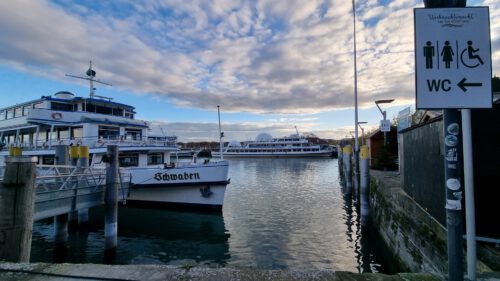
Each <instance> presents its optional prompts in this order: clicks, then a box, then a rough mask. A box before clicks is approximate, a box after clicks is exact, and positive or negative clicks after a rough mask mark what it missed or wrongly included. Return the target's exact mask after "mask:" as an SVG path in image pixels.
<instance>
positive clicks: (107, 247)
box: [104, 145, 119, 256]
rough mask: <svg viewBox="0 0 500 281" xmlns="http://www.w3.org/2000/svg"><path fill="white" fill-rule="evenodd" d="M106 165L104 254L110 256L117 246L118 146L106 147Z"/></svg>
mask: <svg viewBox="0 0 500 281" xmlns="http://www.w3.org/2000/svg"><path fill="white" fill-rule="evenodd" d="M107 158H108V161H109V162H108V163H107V165H106V166H107V167H106V192H105V194H104V204H105V210H106V214H105V217H104V224H105V226H104V240H105V241H104V254H105V256H107V255H112V254H114V252H115V251H116V247H117V245H118V185H119V180H118V177H119V173H118V169H119V163H118V146H117V145H108V151H107Z"/></svg>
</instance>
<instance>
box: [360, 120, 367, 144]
mask: <svg viewBox="0 0 500 281" xmlns="http://www.w3.org/2000/svg"><path fill="white" fill-rule="evenodd" d="M366 123H368V122H365V121H359V122H358V126H359V128H360V129H361V145H365V129H364V128H363V127H361V124H366Z"/></svg>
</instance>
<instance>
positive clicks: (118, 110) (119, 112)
mask: <svg viewBox="0 0 500 281" xmlns="http://www.w3.org/2000/svg"><path fill="white" fill-rule="evenodd" d="M113 115H115V116H123V109H121V108H113Z"/></svg>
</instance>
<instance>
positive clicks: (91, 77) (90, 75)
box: [66, 61, 113, 98]
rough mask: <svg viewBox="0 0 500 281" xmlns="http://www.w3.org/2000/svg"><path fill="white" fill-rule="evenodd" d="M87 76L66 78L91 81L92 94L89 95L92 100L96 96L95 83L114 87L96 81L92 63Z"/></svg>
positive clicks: (69, 75)
mask: <svg viewBox="0 0 500 281" xmlns="http://www.w3.org/2000/svg"><path fill="white" fill-rule="evenodd" d="M85 74H87V77H81V76H76V75H71V74H66V76H68V77H73V78H78V79H82V80H87V81H89V82H90V93H89V96H90V98H93V97H94V96H95V90H96V88H94V83H100V84H104V85H108V86H113V85H111V84H109V83H106V82H102V81H99V80H96V79H95V75H96V72H95V70H93V69H92V61H90V66H89V69H88V70H87V72H86V73H85Z"/></svg>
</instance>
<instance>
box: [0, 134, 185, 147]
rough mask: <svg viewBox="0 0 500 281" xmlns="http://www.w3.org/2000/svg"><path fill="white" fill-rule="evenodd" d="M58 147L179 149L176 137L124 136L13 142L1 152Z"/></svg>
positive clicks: (4, 145)
mask: <svg viewBox="0 0 500 281" xmlns="http://www.w3.org/2000/svg"><path fill="white" fill-rule="evenodd" d="M56 145H70V146H79V145H85V146H88V147H89V148H99V147H106V146H107V145H118V146H138V147H140V146H154V147H175V148H177V144H176V138H175V137H166V138H161V139H160V138H148V137H141V138H126V137H123V136H106V137H104V136H101V137H84V138H62V139H57V140H43V141H41V140H39V141H33V142H11V143H7V144H1V145H0V150H2V149H8V148H9V147H21V148H24V149H27V150H46V149H54V146H56Z"/></svg>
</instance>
